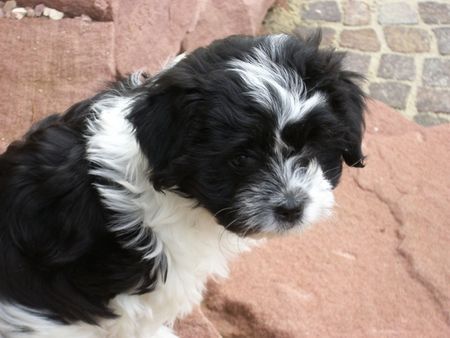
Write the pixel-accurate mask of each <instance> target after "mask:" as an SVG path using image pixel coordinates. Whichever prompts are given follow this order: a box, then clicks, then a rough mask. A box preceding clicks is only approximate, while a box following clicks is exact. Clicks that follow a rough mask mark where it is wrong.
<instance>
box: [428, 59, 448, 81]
mask: <svg viewBox="0 0 450 338" xmlns="http://www.w3.org/2000/svg"><path fill="white" fill-rule="evenodd" d="M422 80H423V83H424V85H426V86H430V87H450V60H442V59H438V58H429V59H425V61H424V64H423V73H422Z"/></svg>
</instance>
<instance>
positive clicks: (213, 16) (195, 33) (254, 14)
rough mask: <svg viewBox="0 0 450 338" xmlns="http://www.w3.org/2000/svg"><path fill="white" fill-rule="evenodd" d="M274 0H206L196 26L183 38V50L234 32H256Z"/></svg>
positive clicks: (201, 7)
mask: <svg viewBox="0 0 450 338" xmlns="http://www.w3.org/2000/svg"><path fill="white" fill-rule="evenodd" d="M274 2H275V1H274V0H262V1H261V0H236V1H222V0H207V1H204V2H203V3H202V4H201V6H200V7H199V8H200V11H199V14H198V15H197V17H196V21H195V23H194V25H193V26H192V27H191V28H190V30H189V31H188V32H187V35H186V37H185V39H184V40H183V49H184V50H192V49H195V48H197V47H199V46H203V45H206V44H209V43H210V42H211V41H213V40H214V39H217V38H224V37H226V36H228V35H232V34H256V33H258V32H259V29H260V25H261V22H262V20H263V19H264V16H265V14H266V12H267V10H268V9H269V8H270V6H272V5H273V3H274Z"/></svg>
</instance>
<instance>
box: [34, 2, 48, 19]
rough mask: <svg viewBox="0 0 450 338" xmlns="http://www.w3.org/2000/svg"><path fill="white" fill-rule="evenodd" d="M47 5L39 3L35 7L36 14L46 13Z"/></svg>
mask: <svg viewBox="0 0 450 338" xmlns="http://www.w3.org/2000/svg"><path fill="white" fill-rule="evenodd" d="M44 9H45V6H44V5H43V4H39V5H37V6H36V7H34V15H36V16H41V15H42V14H43V13H44Z"/></svg>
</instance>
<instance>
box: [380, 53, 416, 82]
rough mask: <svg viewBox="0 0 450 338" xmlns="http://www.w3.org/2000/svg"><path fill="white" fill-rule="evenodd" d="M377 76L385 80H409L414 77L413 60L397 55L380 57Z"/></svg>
mask: <svg viewBox="0 0 450 338" xmlns="http://www.w3.org/2000/svg"><path fill="white" fill-rule="evenodd" d="M378 76H379V77H382V78H385V79H393V80H409V81H412V80H414V79H415V77H416V67H415V64H414V58H413V57H410V56H403V55H397V54H383V55H381V59H380V65H379V67H378Z"/></svg>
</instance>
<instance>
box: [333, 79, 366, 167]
mask: <svg viewBox="0 0 450 338" xmlns="http://www.w3.org/2000/svg"><path fill="white" fill-rule="evenodd" d="M361 79H362V77H361V76H360V75H359V74H357V73H354V72H350V71H341V73H340V81H339V82H340V83H339V92H340V93H338V95H340V100H342V101H341V109H342V110H343V119H344V121H343V122H344V124H345V126H346V128H345V129H346V132H345V135H344V138H345V148H344V150H343V153H342V158H343V159H344V162H345V163H346V164H347V165H348V166H350V167H356V168H363V167H364V166H365V163H364V159H365V156H364V154H363V152H362V149H361V143H362V137H363V133H364V109H365V95H364V93H363V91H362V90H361V88H360V87H359V86H358V85H357V84H356V83H355V80H361Z"/></svg>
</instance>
